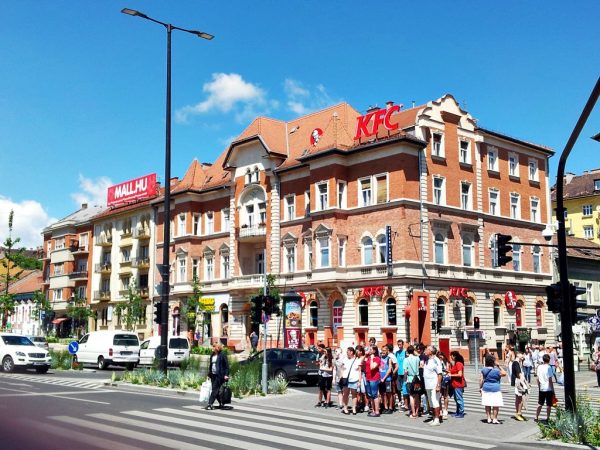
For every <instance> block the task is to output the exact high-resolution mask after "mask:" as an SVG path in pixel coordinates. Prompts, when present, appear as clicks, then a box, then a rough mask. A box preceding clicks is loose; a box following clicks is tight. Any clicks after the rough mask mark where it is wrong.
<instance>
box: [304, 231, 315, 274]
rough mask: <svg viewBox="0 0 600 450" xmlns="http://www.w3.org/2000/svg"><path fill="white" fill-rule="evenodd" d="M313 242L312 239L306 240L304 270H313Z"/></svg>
mask: <svg viewBox="0 0 600 450" xmlns="http://www.w3.org/2000/svg"><path fill="white" fill-rule="evenodd" d="M312 261H313V242H312V239H310V240H308V239H307V240H306V241H305V242H304V270H306V271H312V270H313V262H312Z"/></svg>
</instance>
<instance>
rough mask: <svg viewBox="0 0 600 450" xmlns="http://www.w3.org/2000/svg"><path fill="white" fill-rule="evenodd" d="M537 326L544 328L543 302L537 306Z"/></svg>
mask: <svg viewBox="0 0 600 450" xmlns="http://www.w3.org/2000/svg"><path fill="white" fill-rule="evenodd" d="M535 326H536V327H543V326H544V304H543V303H542V302H537V303H536V304H535Z"/></svg>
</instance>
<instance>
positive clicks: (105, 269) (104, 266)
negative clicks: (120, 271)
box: [94, 263, 112, 274]
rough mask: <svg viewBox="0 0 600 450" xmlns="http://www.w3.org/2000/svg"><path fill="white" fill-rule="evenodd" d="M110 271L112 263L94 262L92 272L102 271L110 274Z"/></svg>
mask: <svg viewBox="0 0 600 450" xmlns="http://www.w3.org/2000/svg"><path fill="white" fill-rule="evenodd" d="M111 271H112V265H111V264H110V263H100V264H96V266H95V267H94V272H96V273H102V274H110V272H111Z"/></svg>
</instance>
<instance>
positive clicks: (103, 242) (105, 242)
mask: <svg viewBox="0 0 600 450" xmlns="http://www.w3.org/2000/svg"><path fill="white" fill-rule="evenodd" d="M94 242H95V243H96V245H99V246H101V247H112V236H111V235H105V234H100V235H98V236H96V239H95V241H94Z"/></svg>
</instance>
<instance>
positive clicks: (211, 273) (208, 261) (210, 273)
mask: <svg viewBox="0 0 600 450" xmlns="http://www.w3.org/2000/svg"><path fill="white" fill-rule="evenodd" d="M214 279H215V255H214V254H212V253H205V254H204V280H206V281H212V280H214Z"/></svg>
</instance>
